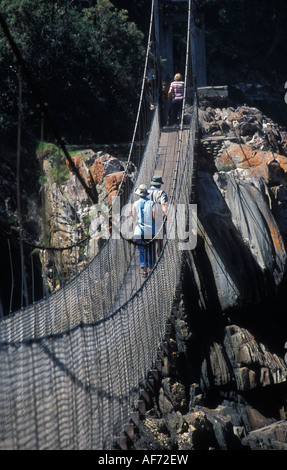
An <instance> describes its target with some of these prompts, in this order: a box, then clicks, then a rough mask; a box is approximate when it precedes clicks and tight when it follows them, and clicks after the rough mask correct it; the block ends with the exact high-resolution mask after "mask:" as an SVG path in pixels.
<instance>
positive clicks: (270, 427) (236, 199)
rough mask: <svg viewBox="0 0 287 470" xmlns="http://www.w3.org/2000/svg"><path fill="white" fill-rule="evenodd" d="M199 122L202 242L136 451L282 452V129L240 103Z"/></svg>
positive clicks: (286, 385)
mask: <svg viewBox="0 0 287 470" xmlns="http://www.w3.org/2000/svg"><path fill="white" fill-rule="evenodd" d="M199 121H200V131H201V132H200V134H201V135H200V137H201V138H200V145H199V149H198V161H197V164H198V166H197V168H198V172H197V185H196V189H197V215H198V237H197V238H198V243H197V246H196V248H195V249H194V250H193V251H192V252H190V253H189V254H188V256H187V259H186V270H185V281H184V286H183V296H182V302H181V304H180V306H179V309H178V312H177V320H176V322H175V330H174V336H173V338H172V339H171V340H170V353H169V361H170V362H169V368H168V370H163V371H162V381H161V383H160V385H159V390H158V393H157V396H156V398H155V401H154V405H153V406H152V407H151V408H150V409H149V411H148V412H147V415H146V418H145V419H144V420H143V421H142V423H141V425H140V429H139V434H138V435H137V438H136V440H135V443H134V447H133V448H134V449H179V450H190V449H192V450H209V449H220V450H259V449H264V450H268V449H272V450H273V449H275V450H279V449H280V450H283V449H284V450H286V449H287V434H286V429H287V425H286V410H287V382H286V378H287V364H286V362H285V357H284V354H285V350H284V345H285V343H286V340H287V338H286V333H285V332H286V331H287V328H286V326H287V321H286V308H285V305H286V294H285V291H286V289H285V286H286V240H287V238H286V236H287V230H286V227H287V225H286V221H287V218H286V208H287V206H286V200H287V198H286V191H287V188H286V172H287V151H286V150H287V146H286V143H287V141H286V132H285V130H284V129H282V128H280V127H279V126H278V125H276V124H275V123H273V122H272V121H271V120H270V119H268V118H267V117H266V116H264V115H263V114H262V113H261V112H260V111H259V110H258V109H256V108H249V107H247V106H241V107H238V108H236V109H234V108H224V109H220V108H211V107H207V108H204V109H200V111H199Z"/></svg>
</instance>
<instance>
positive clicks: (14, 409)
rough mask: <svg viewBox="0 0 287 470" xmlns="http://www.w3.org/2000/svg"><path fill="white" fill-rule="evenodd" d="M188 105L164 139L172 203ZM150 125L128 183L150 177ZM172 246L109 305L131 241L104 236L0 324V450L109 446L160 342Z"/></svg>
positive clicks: (184, 169)
mask: <svg viewBox="0 0 287 470" xmlns="http://www.w3.org/2000/svg"><path fill="white" fill-rule="evenodd" d="M188 67H189V66H188ZM190 77H191V74H189V78H187V83H186V87H185V88H186V90H187V89H188V88H189V86H190ZM196 106H197V103H196V100H195V101H194V103H193V107H192V110H191V112H190V114H189V119H188V122H187V123H186V122H184V121H183V119H184V117H182V123H181V129H180V132H178V131H177V130H172V129H169V131H168V132H167V133H166V135H167V136H168V135H169V134H170V135H171V136H173V138H175V139H176V142H177V166H176V169H175V173H174V178H175V188H174V197H173V199H172V202H173V204H174V205H176V204H183V205H185V204H187V201H189V197H190V192H191V184H192V174H193V168H194V166H193V165H194V160H193V157H194V146H195V130H196V126H197V121H196V115H197V112H196ZM185 118H186V116H185ZM159 121H160V119H159V109H158V107H156V108H155V109H154V110H153V113H152V126H151V128H150V131H149V138H148V142H147V146H146V148H145V152H144V157H143V159H142V161H141V164H140V166H139V171H138V176H137V179H136V184H139V183H141V182H146V183H149V182H150V180H151V177H152V176H153V174H154V171H155V167H156V160H157V156H158V144H159V140H160V137H161V136H163V132H161V130H160V123H159ZM177 139H179V141H178V140H177ZM179 143H180V145H179ZM133 201H134V192H133V191H132V192H131V194H130V195H129V199H128V202H129V203H132V202H133ZM174 223H175V221H174ZM180 242H182V240H181V238H180V236H179V233H178V231H177V230H175V231H174V237H170V238H168V237H167V238H166V239H165V240H164V244H163V250H162V251H161V254H160V256H159V258H158V259H157V262H156V264H155V266H154V268H153V271H152V273H151V274H150V275H149V276H148V277H147V278H146V279H145V280H144V282H143V283H142V284H141V285H140V286H139V287H138V288H137V290H136V291H135V292H133V294H132V295H129V294H128V291H126V295H129V296H128V297H127V298H125V300H124V302H120V303H119V304H117V307H116V308H115V305H116V304H115V302H116V300H117V296H118V294H119V290H120V288H121V287H122V286H123V283H124V280H125V275H126V273H127V270H128V268H129V266H130V264H131V262H132V261H133V259H134V244H132V243H129V241H128V240H125V239H124V238H123V237H120V238H116V237H115V238H113V237H110V238H109V240H107V242H106V243H105V244H104V246H103V247H102V249H101V251H100V253H99V255H97V256H96V257H95V258H94V259H93V260H92V261H91V262H90V263H89V264H88V265H87V266H86V268H85V269H84V270H83V271H82V272H81V273H80V274H79V275H78V276H77V277H76V278H74V279H72V280H71V281H70V282H69V283H67V284H65V285H64V286H63V287H61V289H59V290H58V291H57V292H54V293H53V294H52V295H50V296H49V297H48V298H47V299H45V300H42V301H39V302H36V303H34V304H33V305H31V306H28V307H27V308H25V309H23V310H22V311H19V312H14V313H13V314H12V315H10V316H9V317H7V318H6V319H4V320H3V321H0V363H1V368H0V418H1V419H0V421H1V426H0V449H23V450H24V449H50V450H52V449H62V450H64V449H78V450H81V449H99V450H101V449H104V450H109V449H112V448H113V447H114V444H115V436H118V435H120V434H121V432H122V429H123V426H124V424H125V423H127V421H128V419H129V417H130V415H131V413H132V411H133V410H135V409H136V408H137V405H138V402H139V398H140V396H141V392H142V390H143V389H144V387H145V385H146V379H147V374H148V371H149V370H150V369H151V368H152V367H154V365H155V363H156V361H157V352H158V345H160V344H161V343H162V342H163V339H164V337H165V329H166V322H167V320H168V317H169V315H170V313H171V310H172V306H173V300H174V294H175V291H176V287H177V285H178V282H179V279H180V275H181V267H182V259H183V256H184V251H183V250H181V249H179V243H180ZM77 283H79V284H78V285H77Z"/></svg>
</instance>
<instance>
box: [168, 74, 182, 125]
mask: <svg viewBox="0 0 287 470" xmlns="http://www.w3.org/2000/svg"><path fill="white" fill-rule="evenodd" d="M183 95H184V82H183V81H182V76H181V74H180V73H176V74H175V76H174V81H173V82H172V83H171V84H170V88H169V92H168V99H169V101H171V103H172V124H173V125H175V124H179V123H180V121H181V112H182V102H183Z"/></svg>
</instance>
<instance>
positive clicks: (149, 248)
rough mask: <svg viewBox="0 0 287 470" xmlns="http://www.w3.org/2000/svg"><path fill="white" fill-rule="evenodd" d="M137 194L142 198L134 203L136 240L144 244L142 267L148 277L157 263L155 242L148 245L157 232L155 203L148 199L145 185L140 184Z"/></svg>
mask: <svg viewBox="0 0 287 470" xmlns="http://www.w3.org/2000/svg"><path fill="white" fill-rule="evenodd" d="M135 193H136V194H137V195H138V196H140V198H139V199H138V200H137V201H136V202H134V204H133V207H132V218H133V220H134V219H135V218H136V225H135V228H134V239H135V240H139V241H142V242H143V244H139V252H140V265H141V271H142V276H143V277H146V276H147V275H148V270H149V271H151V269H152V267H153V265H154V262H155V249H154V242H150V243H148V241H149V240H151V239H152V237H153V236H154V230H155V227H154V218H155V212H154V203H153V201H151V200H150V199H148V197H147V196H148V191H147V186H146V185H145V184H140V185H139V186H138V187H137V188H136V190H135ZM144 242H145V243H144Z"/></svg>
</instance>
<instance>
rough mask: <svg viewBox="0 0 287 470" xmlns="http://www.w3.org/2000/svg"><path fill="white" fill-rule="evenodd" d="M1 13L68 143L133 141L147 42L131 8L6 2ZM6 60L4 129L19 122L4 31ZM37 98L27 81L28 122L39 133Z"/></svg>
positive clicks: (1, 50)
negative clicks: (130, 14) (137, 94)
mask: <svg viewBox="0 0 287 470" xmlns="http://www.w3.org/2000/svg"><path fill="white" fill-rule="evenodd" d="M0 11H1V13H2V14H3V16H4V18H5V20H6V22H7V24H8V26H9V29H10V32H11V34H12V36H13V38H14V40H15V42H16V44H17V45H18V47H19V49H20V51H21V54H22V56H23V58H24V60H25V64H26V66H27V68H28V70H29V72H30V74H31V76H32V78H33V80H34V82H35V83H36V85H37V87H38V90H39V91H40V94H41V96H42V99H43V101H45V102H46V103H47V104H48V110H49V113H50V116H51V117H52V119H53V121H54V123H55V125H56V126H57V128H58V130H59V132H60V133H61V134H62V135H64V136H65V139H66V140H67V141H69V142H71V143H81V142H88V141H89V140H92V141H95V142H106V141H113V140H115V141H117V140H122V139H124V140H127V139H129V137H130V135H129V134H130V133H131V132H132V128H133V123H134V117H135V112H136V109H137V104H138V103H137V96H136V89H137V87H138V85H139V83H140V80H141V77H142V71H143V63H144V61H143V57H144V53H145V45H144V41H143V34H142V33H141V32H140V30H139V29H138V28H137V26H136V25H135V23H133V22H131V21H129V18H128V15H127V12H125V11H123V10H118V9H116V8H115V7H114V6H113V4H112V3H111V2H110V1H109V0H98V1H97V2H96V5H95V6H93V7H91V8H88V9H84V10H82V11H80V12H79V11H78V9H77V8H72V7H71V6H70V2H68V1H67V0H58V1H55V0H54V1H49V2H47V1H46V0H25V1H23V0H10V1H7V0H0ZM0 62H1V76H0V133H1V134H2V135H3V134H5V133H7V132H8V131H10V130H13V129H14V128H15V126H16V120H17V112H18V109H17V106H18V102H17V101H18V92H17V91H18V73H19V67H18V64H17V63H16V61H15V59H14V57H13V54H12V53H11V48H10V46H9V44H7V39H6V37H5V36H4V34H3V32H2V30H1V32H0ZM36 104H37V103H36V102H35V98H34V96H33V95H32V93H31V90H30V89H29V88H28V87H27V84H26V83H25V81H24V93H23V125H24V126H26V128H29V130H33V132H34V133H35V134H37V133H38V134H39V118H40V116H39V110H38V109H37V106H36ZM111 116H112V119H111ZM49 133H50V130H49V128H47V126H45V134H46V139H47V140H52V138H53V137H54V136H52V135H51V133H50V134H49ZM47 134H48V135H47ZM38 137H39V136H38Z"/></svg>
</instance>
